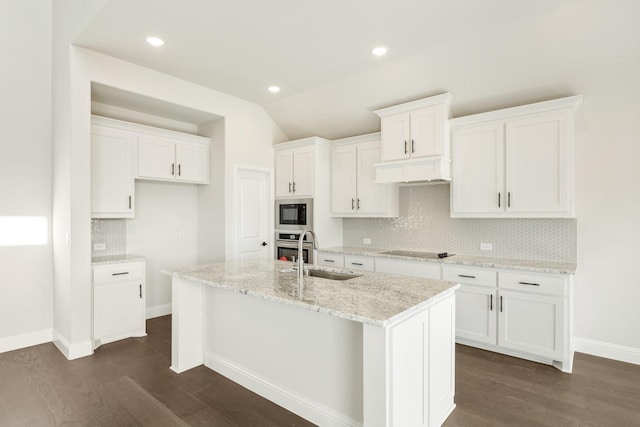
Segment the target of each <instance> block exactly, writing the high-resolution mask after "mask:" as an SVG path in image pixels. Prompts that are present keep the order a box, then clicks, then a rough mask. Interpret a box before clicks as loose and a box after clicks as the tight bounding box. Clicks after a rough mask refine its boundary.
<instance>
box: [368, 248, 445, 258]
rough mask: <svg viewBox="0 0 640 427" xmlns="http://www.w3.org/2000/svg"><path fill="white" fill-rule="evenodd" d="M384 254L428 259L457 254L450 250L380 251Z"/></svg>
mask: <svg viewBox="0 0 640 427" xmlns="http://www.w3.org/2000/svg"><path fill="white" fill-rule="evenodd" d="M380 253H381V254H383V255H398V256H406V257H412V258H427V259H438V258H447V257H450V256H454V255H455V254H450V253H448V252H420V251H403V250H393V251H386V252H380Z"/></svg>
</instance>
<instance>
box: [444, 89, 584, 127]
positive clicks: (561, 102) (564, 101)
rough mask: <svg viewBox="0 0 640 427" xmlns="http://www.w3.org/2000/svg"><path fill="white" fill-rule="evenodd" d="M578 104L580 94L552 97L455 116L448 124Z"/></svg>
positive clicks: (504, 116) (577, 105)
mask: <svg viewBox="0 0 640 427" xmlns="http://www.w3.org/2000/svg"><path fill="white" fill-rule="evenodd" d="M580 104H582V95H576V96H568V97H565V98H558V99H552V100H550V101H543V102H536V103H534V104H527V105H520V106H517V107H510V108H503V109H501V110H495V111H488V112H486V113H479V114H472V115H470V116H463V117H456V118H454V119H450V120H449V126H451V127H454V126H464V125H469V124H474V123H481V122H488V121H493V120H504V119H510V118H513V117H517V116H522V115H525V114H535V113H543V112H546V111H553V110H562V109H567V108H570V109H572V110H574V111H575V110H576V109H577V108H578V107H579V106H580Z"/></svg>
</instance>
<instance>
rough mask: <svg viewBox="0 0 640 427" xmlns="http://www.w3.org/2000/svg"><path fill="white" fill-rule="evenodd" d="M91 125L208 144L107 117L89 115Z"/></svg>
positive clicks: (198, 138)
mask: <svg viewBox="0 0 640 427" xmlns="http://www.w3.org/2000/svg"><path fill="white" fill-rule="evenodd" d="M91 124H94V125H101V126H109V127H113V128H117V129H122V130H128V131H131V132H136V133H143V134H147V135H153V136H159V137H164V138H173V139H179V140H181V141H186V142H195V143H198V144H207V145H208V144H209V143H210V142H211V139H210V138H207V137H204V136H200V135H192V134H190V133H183V132H176V131H174V130H168V129H162V128H157V127H153V126H147V125H141V124H138V123H133V122H126V121H124V120H118V119H112V118H109V117H102V116H96V115H91Z"/></svg>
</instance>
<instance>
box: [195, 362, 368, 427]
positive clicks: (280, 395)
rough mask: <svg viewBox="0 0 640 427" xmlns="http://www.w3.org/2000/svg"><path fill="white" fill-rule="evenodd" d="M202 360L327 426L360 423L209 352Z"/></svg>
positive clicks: (359, 425)
mask: <svg viewBox="0 0 640 427" xmlns="http://www.w3.org/2000/svg"><path fill="white" fill-rule="evenodd" d="M204 364H205V366H206V367H208V368H210V369H213V370H214V371H216V372H218V373H219V374H222V375H224V376H225V377H227V378H229V379H230V380H232V381H234V382H236V383H238V384H240V385H241V386H243V387H245V388H248V389H249V390H251V391H253V392H254V393H257V394H259V395H260V396H262V397H264V398H265V399H268V400H270V401H272V402H274V403H276V404H278V405H280V406H282V407H283V408H285V409H288V410H289V411H291V412H293V413H294V414H297V415H299V416H301V417H302V418H305V419H307V420H309V421H311V422H312V423H314V424H317V425H321V426H331V427H349V426H351V427H354V426H355V427H362V422H359V421H356V420H354V419H352V418H350V417H348V416H346V415H344V414H342V413H339V412H337V411H335V410H333V409H331V408H328V407H326V406H324V405H321V404H319V403H317V402H314V401H311V400H309V399H306V398H304V397H301V396H298V395H296V394H294V393H292V392H291V391H288V390H286V389H284V388H283V387H280V386H278V385H275V384H273V383H271V382H269V381H268V380H266V379H265V378H261V377H259V376H258V375H256V374H254V373H253V372H249V371H247V370H246V369H244V368H243V367H241V366H239V365H236V364H235V363H233V362H230V361H229V360H227V359H225V358H223V357H220V356H218V355H216V354H213V353H211V352H207V353H206V354H205V362H204Z"/></svg>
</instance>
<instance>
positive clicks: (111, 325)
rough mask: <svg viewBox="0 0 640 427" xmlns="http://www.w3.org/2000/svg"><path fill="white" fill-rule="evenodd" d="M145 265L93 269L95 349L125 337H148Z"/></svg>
mask: <svg viewBox="0 0 640 427" xmlns="http://www.w3.org/2000/svg"><path fill="white" fill-rule="evenodd" d="M144 299H145V263H144V262H142V261H137V262H130V263H119V264H108V265H101V266H95V267H94V268H93V340H94V348H96V347H98V346H100V345H102V344H106V343H109V342H112V341H117V340H120V339H123V338H129V337H140V336H144V335H146V327H145V302H144Z"/></svg>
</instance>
